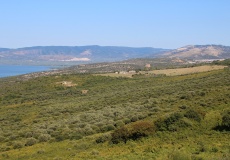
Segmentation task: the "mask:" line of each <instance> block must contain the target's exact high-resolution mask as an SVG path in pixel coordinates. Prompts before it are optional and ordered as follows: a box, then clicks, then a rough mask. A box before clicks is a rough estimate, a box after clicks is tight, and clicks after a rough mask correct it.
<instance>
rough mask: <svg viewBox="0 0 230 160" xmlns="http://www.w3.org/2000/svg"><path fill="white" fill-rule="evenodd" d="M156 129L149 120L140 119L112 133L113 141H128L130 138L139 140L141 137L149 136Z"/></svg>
mask: <svg viewBox="0 0 230 160" xmlns="http://www.w3.org/2000/svg"><path fill="white" fill-rule="evenodd" d="M153 131H154V126H153V124H152V123H150V122H147V121H139V122H136V123H133V124H131V125H129V126H124V127H121V128H119V129H117V130H115V131H114V132H113V133H112V135H111V136H112V139H111V141H112V143H114V144H117V143H119V142H124V143H126V142H127V141H128V140H129V139H132V140H137V139H139V138H141V137H146V136H149V135H150V134H151V133H152V132H153Z"/></svg>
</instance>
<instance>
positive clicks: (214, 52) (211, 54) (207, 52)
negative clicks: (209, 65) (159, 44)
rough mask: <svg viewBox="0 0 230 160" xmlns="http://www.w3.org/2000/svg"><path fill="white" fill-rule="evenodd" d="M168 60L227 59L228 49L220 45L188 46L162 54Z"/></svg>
mask: <svg viewBox="0 0 230 160" xmlns="http://www.w3.org/2000/svg"><path fill="white" fill-rule="evenodd" d="M163 55H164V56H166V57H168V58H180V59H188V60H204V59H210V60H213V59H228V58H230V47H229V46H222V45H189V46H184V47H181V48H178V49H175V50H171V51H169V52H166V53H164V54H163Z"/></svg>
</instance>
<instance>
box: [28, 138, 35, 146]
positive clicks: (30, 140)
mask: <svg viewBox="0 0 230 160" xmlns="http://www.w3.org/2000/svg"><path fill="white" fill-rule="evenodd" d="M36 143H37V140H36V139H35V138H33V137H32V138H27V141H26V144H25V146H32V145H34V144H36Z"/></svg>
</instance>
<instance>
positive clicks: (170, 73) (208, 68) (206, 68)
mask: <svg viewBox="0 0 230 160" xmlns="http://www.w3.org/2000/svg"><path fill="white" fill-rule="evenodd" d="M225 67H227V66H220V65H212V66H209V65H205V66H198V67H191V68H177V69H163V70H153V71H147V72H146V71H141V72H140V73H141V74H146V73H149V74H156V75H160V74H164V75H166V76H178V75H186V74H193V73H199V72H208V71H212V70H219V69H224V68H225ZM135 74H136V73H128V72H127V73H125V74H120V73H105V74H95V75H100V76H110V77H127V78H132V76H133V75H135Z"/></svg>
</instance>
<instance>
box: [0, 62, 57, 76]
mask: <svg viewBox="0 0 230 160" xmlns="http://www.w3.org/2000/svg"><path fill="white" fill-rule="evenodd" d="M51 69H53V67H51V66H28V65H0V77H9V76H17V75H21V74H27V73H32V72H41V71H48V70H51Z"/></svg>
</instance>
